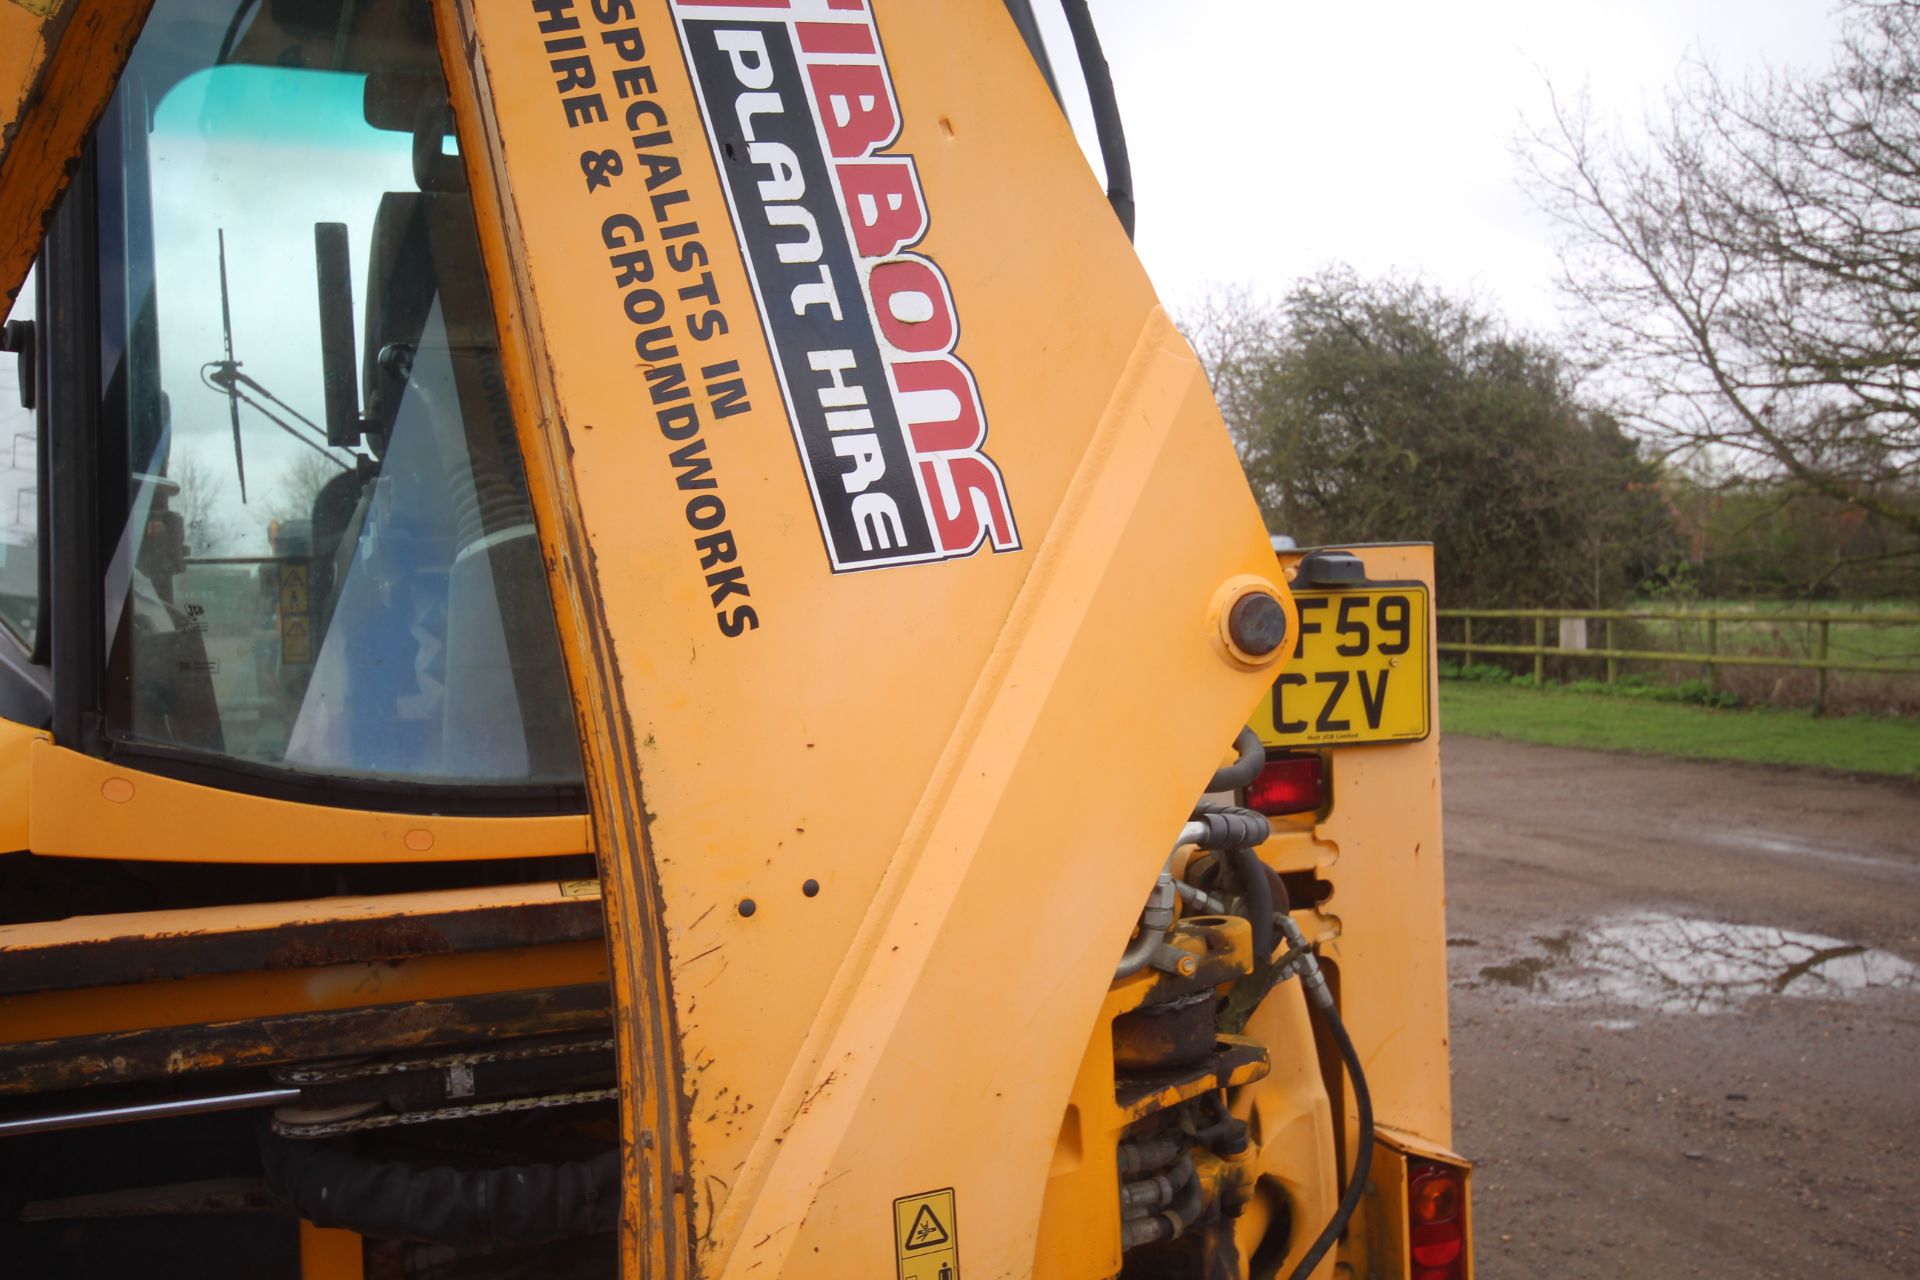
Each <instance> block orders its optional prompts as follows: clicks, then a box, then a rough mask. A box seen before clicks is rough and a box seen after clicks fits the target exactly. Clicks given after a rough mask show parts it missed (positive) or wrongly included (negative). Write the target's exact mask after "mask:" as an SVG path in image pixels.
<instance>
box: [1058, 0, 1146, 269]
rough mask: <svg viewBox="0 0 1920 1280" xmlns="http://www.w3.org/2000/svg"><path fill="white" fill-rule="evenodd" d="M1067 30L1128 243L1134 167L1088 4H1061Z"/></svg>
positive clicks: (1111, 200) (1082, 0) (1066, 0)
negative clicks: (1071, 39) (1129, 156)
mask: <svg viewBox="0 0 1920 1280" xmlns="http://www.w3.org/2000/svg"><path fill="white" fill-rule="evenodd" d="M1060 7H1061V8H1062V9H1064V10H1065V11H1066V15H1067V29H1068V30H1070V31H1072V32H1073V51H1074V53H1075V54H1076V55H1077V56H1078V57H1079V59H1080V74H1081V76H1082V77H1084V78H1085V80H1086V82H1087V99H1088V102H1089V104H1090V105H1091V106H1092V107H1093V128H1094V132H1095V133H1096V134H1098V135H1099V138H1100V163H1101V165H1102V166H1103V167H1104V168H1105V169H1106V171H1107V203H1108V204H1110V205H1112V206H1113V212H1114V214H1115V216H1117V217H1118V218H1119V219H1120V225H1121V226H1122V227H1124V228H1126V232H1127V239H1129V240H1131V239H1133V164H1132V162H1131V161H1130V160H1128V159H1127V134H1126V130H1125V129H1123V128H1122V127H1121V124H1120V102H1119V99H1118V98H1116V97H1115V96H1114V92H1113V71H1112V69H1111V68H1109V67H1108V66H1107V56H1106V54H1104V53H1102V52H1101V51H1100V33H1099V32H1097V31H1095V30H1094V28H1093V15H1092V14H1091V13H1089V12H1087V0H1061V4H1060Z"/></svg>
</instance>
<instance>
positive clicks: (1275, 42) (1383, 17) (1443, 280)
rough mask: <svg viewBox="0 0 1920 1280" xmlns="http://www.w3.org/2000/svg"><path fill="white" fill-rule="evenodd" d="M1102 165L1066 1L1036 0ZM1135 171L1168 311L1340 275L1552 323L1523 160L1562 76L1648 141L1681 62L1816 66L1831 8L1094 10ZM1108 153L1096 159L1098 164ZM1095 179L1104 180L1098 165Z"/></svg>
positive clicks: (1546, 251) (1728, 1) (1807, 0)
mask: <svg viewBox="0 0 1920 1280" xmlns="http://www.w3.org/2000/svg"><path fill="white" fill-rule="evenodd" d="M1035 9H1036V11H1037V12H1038V13H1039V14H1040V16H1041V20H1042V23H1043V27H1044V28H1045V30H1046V31H1047V35H1048V43H1049V45H1050V47H1051V48H1052V49H1053V51H1054V53H1053V64H1054V70H1055V73H1056V75H1057V76H1058V77H1059V78H1060V80H1061V84H1062V89H1063V91H1064V92H1065V93H1066V95H1067V99H1068V104H1069V107H1070V108H1071V114H1072V115H1073V116H1074V119H1075V124H1076V127H1077V128H1078V130H1079V132H1080V134H1081V137H1082V140H1083V145H1085V146H1086V147H1087V148H1089V150H1094V144H1093V129H1092V125H1091V120H1090V117H1089V116H1087V115H1086V113H1085V111H1084V108H1083V107H1082V106H1081V105H1080V104H1082V103H1083V102H1084V100H1085V95H1084V90H1083V88H1082V86H1081V84H1080V79H1079V68H1078V66H1077V64H1076V63H1075V61H1074V58H1073V54H1072V44H1071V42H1070V40H1069V38H1068V36H1067V32H1066V27H1065V24H1064V22H1062V21H1061V20H1060V19H1059V18H1058V16H1057V15H1058V5H1057V4H1055V3H1052V2H1051V0H1036V3H1035ZM1092 10H1093V14H1094V18H1095V21H1096V22H1097V23H1098V24H1099V27H1100V33H1101V39H1102V41H1103V43H1104V45H1105V47H1106V52H1107V58H1108V61H1109V62H1110V63H1111V65H1112V67H1113V74H1114V80H1115V85H1116V88H1117V92H1118V94H1119V99H1120V109H1121V114H1122V117H1123V119H1124V120H1125V123H1126V131H1127V142H1128V149H1129V151H1130V153H1131V155H1132V159H1133V172H1134V183H1135V189H1136V199H1137V201H1138V205H1139V222H1138V232H1137V237H1136V243H1137V245H1138V247H1139V251H1140V256H1141V258H1142V259H1143V260H1144V261H1145V263H1146V265H1147V270H1148V272H1149V273H1150V274H1151V275H1152V277H1153V280H1154V283H1155V285H1156V286H1157V287H1158V289H1159V291H1160V295H1161V297H1162V298H1163V299H1164V300H1165V301H1166V302H1167V303H1168V304H1169V305H1170V306H1172V307H1173V308H1174V309H1175V310H1176V311H1178V310H1179V308H1180V307H1181V306H1182V305H1185V304H1190V303H1191V302H1192V301H1194V300H1195V299H1196V298H1197V297H1199V296H1201V295H1202V294H1203V293H1204V292H1205V291H1206V290H1207V289H1208V288H1209V287H1210V286H1212V285H1214V284H1220V283H1238V284H1245V285H1250V286H1253V287H1256V288H1259V289H1262V290H1264V291H1266V292H1268V293H1271V294H1275V295H1277V294H1279V293H1281V292H1283V291H1284V290H1285V289H1286V287H1287V286H1288V284H1289V283H1290V282H1291V281H1293V280H1294V279H1296V278H1297V277H1299V276H1302V275H1305V274H1308V273H1311V272H1312V271H1314V270H1315V269H1317V268H1318V267H1320V266H1322V265H1325V264H1328V263H1333V262H1346V263H1350V264H1351V265H1353V266H1354V267H1356V268H1357V269H1359V270H1360V271H1362V272H1363V273H1365V274H1369V275H1372V274H1378V273H1382V272H1386V271H1389V270H1400V271H1404V272H1409V273H1416V274H1420V275H1423V276H1424V277H1425V278H1427V279H1429V280H1431V281H1432V282H1434V283H1436V284H1439V285H1441V286H1444V287H1446V288H1448V289H1450V290H1455V291H1461V290H1470V291H1472V292H1474V293H1475V294H1477V295H1478V296H1480V297H1481V298H1483V299H1485V300H1486V301H1487V302H1489V303H1491V304H1493V305H1495V306H1497V307H1498V308H1500V309H1501V310H1502V311H1503V312H1504V313H1505V314H1506V315H1507V316H1508V317H1509V318H1510V319H1511V320H1513V321H1515V322H1516V323H1519V324H1521V325H1524V326H1527V327H1530V328H1535V329H1542V330H1545V329H1551V328H1552V327H1553V326H1554V325H1555V323H1556V316H1557V313H1556V309H1555V302H1554V295H1553V288H1552V282H1553V275H1554V258H1553V249H1552V234H1551V230H1550V228H1549V226H1548V224H1547V222H1546V220H1545V219H1544V218H1543V217H1542V216H1541V215H1540V214H1539V213H1537V212H1536V211H1535V210H1534V209H1533V207H1532V204H1531V203H1530V201H1529V200H1528V198H1527V196H1526V195H1525V193H1524V192H1523V191H1522V190H1521V189H1520V187H1519V185H1518V183H1517V181H1516V179H1517V174H1518V168H1517V165H1516V163H1515V161H1514V159H1513V156H1512V154H1511V145H1512V141H1513V139H1514V138H1515V136H1516V135H1517V134H1518V133H1519V132H1520V130H1521V126H1522V121H1523V119H1540V118H1542V117H1544V115H1545V112H1546V102H1547V94H1546V84H1547V82H1548V81H1549V80H1551V81H1552V83H1553V84H1554V85H1555V86H1556V88H1558V89H1560V90H1561V92H1562V93H1568V92H1573V93H1577V92H1578V91H1579V90H1580V89H1581V88H1582V87H1585V88H1587V89H1588V90H1589V91H1590V93H1591V95H1592V100H1593V102H1594V105H1595V107H1596V108H1597V109H1598V111H1599V112H1600V113H1601V114H1602V115H1603V116H1605V117H1611V118H1615V119H1617V120H1619V121H1620V122H1622V123H1624V124H1626V125H1629V126H1635V127H1637V122H1638V121H1639V120H1640V119H1641V118H1642V117H1643V114H1644V109H1645V108H1647V107H1657V106H1658V105H1659V103H1660V101H1661V99H1662V95H1663V94H1664V93H1665V91H1666V89H1667V86H1668V85H1670V84H1671V83H1672V81H1673V78H1674V73H1675V71H1676V69H1677V68H1679V67H1680V65H1681V64H1682V62H1683V61H1684V60H1686V59H1687V58H1688V57H1689V56H1690V55H1704V56H1706V57H1707V58H1708V59H1710V60H1711V61H1713V62H1715V63H1716V64H1717V65H1719V66H1720V67H1722V68H1724V69H1727V70H1731V71H1735V72H1739V71H1744V70H1746V69H1749V68H1753V69H1757V68H1759V67H1760V66H1761V65H1762V63H1763V62H1765V63H1772V64H1774V65H1801V66H1817V65H1821V64H1824V62H1825V61H1826V58H1827V51H1828V48H1829V47H1830V44H1831V42H1832V39H1833V36H1834V35H1835V33H1836V31H1837V23H1835V21H1834V20H1833V17H1832V13H1831V7H1830V3H1829V0H1455V2H1454V3H1437V2H1436V0H1373V2H1372V3H1366V4H1356V3H1340V2H1339V0H1332V2H1331V3H1330V2H1329V0H1315V2H1313V3H1306V2H1304V0H1284V2H1283V0H1179V2H1178V3H1170V2H1169V0H1092ZM1096 154H1097V151H1096ZM1096 171H1097V165H1096Z"/></svg>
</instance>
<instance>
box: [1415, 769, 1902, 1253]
mask: <svg viewBox="0 0 1920 1280" xmlns="http://www.w3.org/2000/svg"><path fill="white" fill-rule="evenodd" d="M1443 757H1444V762H1445V764H1444V768H1445V777H1444V783H1443V785H1444V789H1445V798H1446V819H1447V831H1446V837H1447V860H1448V933H1449V947H1448V956H1449V961H1450V965H1449V970H1450V978H1451V987H1452V997H1451V998H1452V1015H1453V1043H1452V1050H1453V1067H1454V1096H1455V1112H1456V1129H1455V1139H1456V1144H1457V1145H1458V1146H1459V1147H1460V1149H1461V1150H1463V1151H1464V1152H1466V1153H1467V1154H1468V1155H1470V1156H1473V1157H1475V1158H1476V1160H1477V1161H1478V1168H1477V1172H1476V1175H1475V1208H1474V1216H1475V1225H1476V1236H1477V1245H1478V1248H1477V1259H1476V1261H1477V1272H1478V1275H1479V1276H1480V1277H1481V1280H1523V1278H1524V1280H1534V1278H1535V1277H1567V1278H1569V1280H1582V1278H1584V1277H1594V1278H1595V1280H1598V1278H1600V1277H1606V1278H1608V1280H1616V1278H1617V1277H1623V1276H1625V1277H1635V1278H1636V1280H1640V1278H1645V1280H1669V1278H1670V1277H1683V1276H1709V1277H1720V1276H1726V1277H1735V1276H1737V1277H1743V1278H1744V1277H1763V1278H1770V1277H1779V1278H1782V1280H1784V1278H1787V1277H1794V1278H1798V1277H1811V1276H1829V1275H1831V1276H1845V1277H1848V1278H1849V1280H1855V1278H1858V1280H1881V1278H1882V1277H1896V1276H1904V1277H1920V1192H1917V1191H1916V1190H1915V1188H1917V1187H1920V1087H1916V1076H1920V786H1915V785H1912V784H1899V783H1885V782H1875V781H1864V782H1863V781H1850V780H1846V779H1838V778H1831V777H1824V776H1821V775H1814V774H1806V773H1794V772H1790V771H1785V770H1775V769H1767V768H1758V767H1748V766H1728V765H1705V764H1689V763H1680V762H1674V761H1664V760H1652V759H1642V758H1636V757H1629V756H1618V755H1607V754H1601V753H1595V752H1584V751H1570V750H1562V749H1555V748H1544V747H1529V746H1520V745H1514V744H1505V743H1495V742H1487V741H1475V740H1469V739H1447V740H1445V742H1444V745H1443Z"/></svg>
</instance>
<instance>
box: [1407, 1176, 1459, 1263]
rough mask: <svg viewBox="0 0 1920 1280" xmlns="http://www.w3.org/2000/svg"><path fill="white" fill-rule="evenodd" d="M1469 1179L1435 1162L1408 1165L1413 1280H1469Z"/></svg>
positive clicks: (1408, 1209) (1408, 1201)
mask: <svg viewBox="0 0 1920 1280" xmlns="http://www.w3.org/2000/svg"><path fill="white" fill-rule="evenodd" d="M1465 1201H1466V1180H1465V1177H1464V1175H1463V1174H1462V1173H1461V1171H1460V1170H1459V1169H1456V1168H1454V1167H1453V1166H1452V1165H1446V1164H1440V1163H1438V1162H1437V1161H1433V1160H1413V1161H1410V1162H1408V1166H1407V1226H1408V1228H1409V1230H1410V1233H1411V1234H1410V1238H1409V1240H1408V1242H1407V1243H1408V1246H1409V1252H1410V1253H1411V1254H1412V1256H1413V1280H1465V1277H1466V1274H1467V1271H1466V1265H1467V1264H1466V1247H1467V1223H1466V1216H1465V1213H1464V1212H1463V1210H1464V1209H1465Z"/></svg>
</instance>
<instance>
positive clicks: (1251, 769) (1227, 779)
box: [1207, 729, 1267, 839]
mask: <svg viewBox="0 0 1920 1280" xmlns="http://www.w3.org/2000/svg"><path fill="white" fill-rule="evenodd" d="M1233 749H1234V750H1235V751H1237V752H1239V753H1240V758H1239V759H1238V760H1235V761H1234V762H1233V763H1232V764H1230V765H1228V766H1227V767H1226V768H1224V769H1221V770H1219V771H1218V772H1216V773H1215V774H1214V775H1213V781H1211V782H1209V783H1208V784H1207V790H1208V791H1238V790H1239V789H1240V788H1242V787H1244V786H1247V785H1249V784H1250V783H1252V781H1253V780H1254V779H1255V778H1257V777H1259V776H1260V767H1261V766H1262V765H1264V764H1265V763H1266V762H1267V749H1266V747H1264V746H1263V745H1261V742H1260V735H1259V734H1257V733H1255V732H1254V731H1253V730H1252V729H1242V730H1241V731H1240V733H1239V735H1238V736H1237V737H1235V738H1234V740H1233ZM1262 839H1265V837H1264V836H1263V837H1262Z"/></svg>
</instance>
